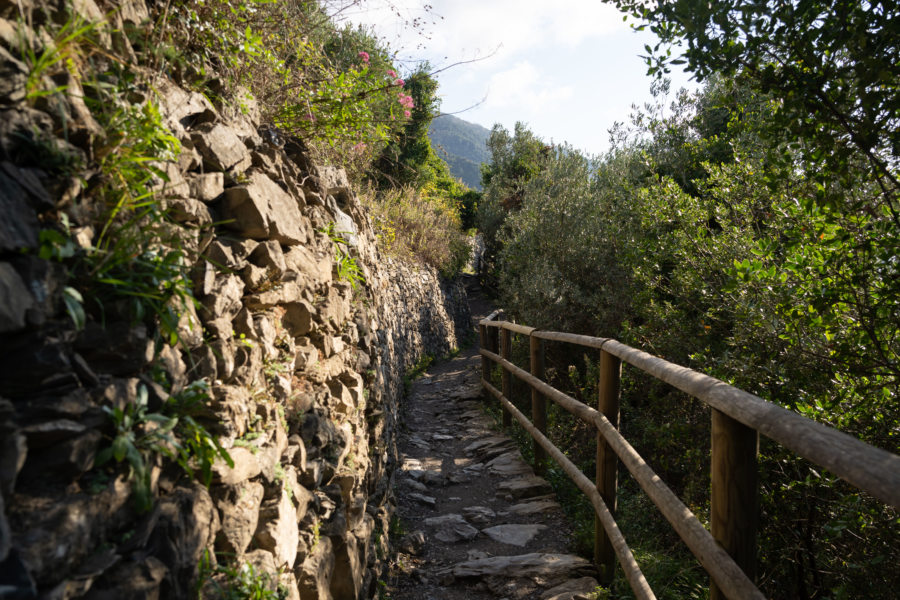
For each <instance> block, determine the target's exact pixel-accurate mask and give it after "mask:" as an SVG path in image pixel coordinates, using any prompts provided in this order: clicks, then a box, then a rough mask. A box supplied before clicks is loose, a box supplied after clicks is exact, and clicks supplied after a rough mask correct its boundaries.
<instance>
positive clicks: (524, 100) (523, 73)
mask: <svg viewBox="0 0 900 600" xmlns="http://www.w3.org/2000/svg"><path fill="white" fill-rule="evenodd" d="M573 93H574V90H573V89H572V87H571V86H558V85H555V84H554V83H553V82H551V81H547V80H545V79H542V78H541V75H540V73H539V72H538V70H537V69H536V68H535V67H534V65H532V64H531V63H530V62H528V61H521V62H518V63H516V64H515V65H514V66H513V67H512V68H510V69H506V70H504V71H499V72H497V73H495V74H494V75H492V76H491V78H490V83H489V84H488V94H487V100H486V101H485V104H484V107H485V108H486V109H504V108H513V109H516V110H517V111H522V112H524V113H526V114H524V115H522V116H523V117H527V116H530V115H533V114H537V113H539V112H540V111H541V110H543V109H545V108H548V107H549V106H550V105H551V104H553V103H555V102H559V101H562V100H565V99H567V98H570V97H571V96H572V94H573Z"/></svg>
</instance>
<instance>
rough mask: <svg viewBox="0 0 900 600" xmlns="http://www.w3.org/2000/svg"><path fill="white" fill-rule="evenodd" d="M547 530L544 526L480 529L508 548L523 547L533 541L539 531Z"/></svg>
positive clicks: (517, 525) (498, 526)
mask: <svg viewBox="0 0 900 600" xmlns="http://www.w3.org/2000/svg"><path fill="white" fill-rule="evenodd" d="M543 529H547V526H546V525H520V524H514V525H495V526H493V527H488V528H487V529H482V530H481V532H482V533H483V534H485V535H486V536H488V537H489V538H491V539H492V540H494V541H495V542H500V543H501V544H509V545H510V546H525V545H526V544H528V542H530V541H531V540H532V539H534V536H536V535H537V534H538V533H540V532H541V530H543Z"/></svg>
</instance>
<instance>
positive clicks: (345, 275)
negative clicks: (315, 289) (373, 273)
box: [321, 223, 366, 291]
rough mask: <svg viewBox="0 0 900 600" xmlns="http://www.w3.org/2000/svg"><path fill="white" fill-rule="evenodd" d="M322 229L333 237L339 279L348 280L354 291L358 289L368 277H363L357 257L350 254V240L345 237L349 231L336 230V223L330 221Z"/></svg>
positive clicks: (330, 237)
mask: <svg viewBox="0 0 900 600" xmlns="http://www.w3.org/2000/svg"><path fill="white" fill-rule="evenodd" d="M321 231H322V233H324V234H325V235H327V236H328V237H329V239H331V243H332V246H333V247H334V262H335V267H336V269H337V276H338V279H340V280H341V281H346V282H348V283H349V284H350V286H351V287H352V288H353V290H354V291H355V290H357V289H358V288H359V286H360V284H363V283H365V282H366V279H365V277H363V274H362V271H361V270H360V268H359V265H358V264H357V263H356V259H355V258H353V257H352V256H350V251H349V242H348V241H347V239H346V238H344V237H343V236H344V235H345V234H347V233H348V232H346V231H335V230H334V223H330V224H329V225H328V227H326V228H325V229H323V230H321Z"/></svg>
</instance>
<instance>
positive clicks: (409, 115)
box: [403, 110, 412, 119]
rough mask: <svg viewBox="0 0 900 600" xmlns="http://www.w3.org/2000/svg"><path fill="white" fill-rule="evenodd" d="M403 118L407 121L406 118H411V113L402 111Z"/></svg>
mask: <svg viewBox="0 0 900 600" xmlns="http://www.w3.org/2000/svg"><path fill="white" fill-rule="evenodd" d="M403 116H404V117H406V118H407V119H408V118H410V117H411V116H412V113H411V112H409V111H408V110H404V111H403Z"/></svg>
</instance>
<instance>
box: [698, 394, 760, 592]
mask: <svg viewBox="0 0 900 600" xmlns="http://www.w3.org/2000/svg"><path fill="white" fill-rule="evenodd" d="M758 454H759V434H758V433H757V432H756V430H754V429H752V428H750V427H747V426H746V425H744V424H743V423H740V422H739V421H736V420H734V419H732V418H731V417H729V416H728V415H726V414H725V413H722V412H720V411H718V410H716V409H712V473H711V478H712V491H711V494H710V510H709V513H710V515H709V516H710V529H711V533H712V536H713V537H714V538H715V539H716V541H717V542H718V543H719V544H720V545H721V546H722V548H724V549H725V551H726V552H728V554H729V555H730V556H731V558H733V559H734V561H735V562H736V563H737V564H738V566H739V567H740V568H741V569H743V571H744V573H745V574H746V575H747V577H749V578H750V580H751V581H754V580H755V579H756V532H757V521H758V512H759V484H758V477H759V474H758V467H757V456H758ZM709 597H710V600H725V598H726V596H725V594H724V593H723V592H722V590H720V589H718V586H717V585H715V583H712V582H710V588H709Z"/></svg>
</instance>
